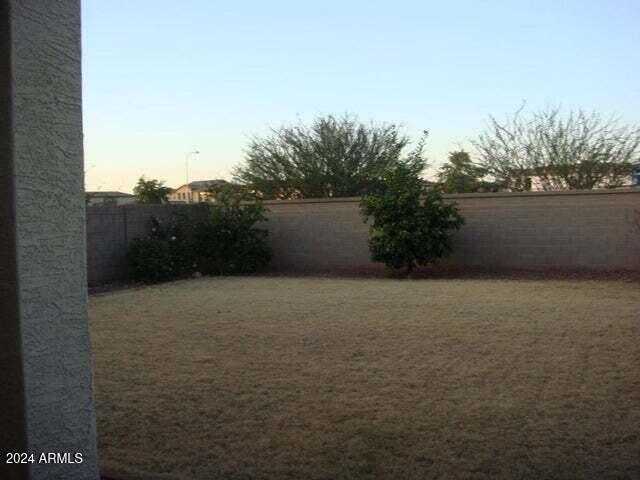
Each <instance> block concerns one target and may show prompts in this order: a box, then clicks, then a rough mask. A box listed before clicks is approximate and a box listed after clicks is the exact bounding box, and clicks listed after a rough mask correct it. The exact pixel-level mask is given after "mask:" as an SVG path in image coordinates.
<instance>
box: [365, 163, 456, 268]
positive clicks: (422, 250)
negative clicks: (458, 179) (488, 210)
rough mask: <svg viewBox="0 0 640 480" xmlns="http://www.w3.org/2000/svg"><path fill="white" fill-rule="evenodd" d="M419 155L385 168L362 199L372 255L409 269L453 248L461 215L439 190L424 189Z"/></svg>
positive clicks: (445, 253)
mask: <svg viewBox="0 0 640 480" xmlns="http://www.w3.org/2000/svg"><path fill="white" fill-rule="evenodd" d="M423 169H424V163H423V161H422V160H420V159H415V160H414V161H411V162H403V163H401V164H399V165H396V166H393V167H392V168H390V169H388V170H387V171H386V172H385V174H384V175H383V179H382V185H381V187H380V189H379V190H378V191H376V192H374V193H372V194H370V195H368V196H366V197H364V198H363V199H362V202H361V211H362V214H363V216H364V219H365V221H366V220H368V219H369V217H373V223H372V225H371V228H370V236H369V248H370V251H371V256H372V259H373V260H374V261H376V262H384V263H385V265H386V266H387V267H389V268H391V269H393V270H395V271H398V270H401V269H405V270H406V272H407V275H410V274H411V272H412V271H413V270H414V269H415V268H416V266H418V265H427V264H432V263H435V262H436V261H437V260H438V259H440V258H442V257H445V256H448V255H449V254H450V253H451V251H452V246H451V231H452V230H454V229H458V228H460V226H461V225H462V224H463V222H464V220H463V218H462V217H461V216H460V214H459V213H458V208H457V206H456V205H454V204H451V203H446V202H444V201H443V199H442V195H441V194H440V192H439V191H437V190H435V191H425V190H424V186H423V181H422V179H421V178H420V172H421V171H422V170H423Z"/></svg>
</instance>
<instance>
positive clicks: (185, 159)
mask: <svg viewBox="0 0 640 480" xmlns="http://www.w3.org/2000/svg"><path fill="white" fill-rule="evenodd" d="M199 153H200V152H199V151H198V150H194V151H193V152H189V153H187V156H186V157H185V158H184V166H185V169H186V173H187V175H186V177H187V182H186V183H187V184H188V183H189V157H191V155H198V154H199Z"/></svg>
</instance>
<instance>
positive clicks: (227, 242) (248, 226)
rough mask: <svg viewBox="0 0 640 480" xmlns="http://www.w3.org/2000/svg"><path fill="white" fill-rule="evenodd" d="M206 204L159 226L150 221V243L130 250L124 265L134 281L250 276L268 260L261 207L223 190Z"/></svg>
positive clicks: (260, 204)
mask: <svg viewBox="0 0 640 480" xmlns="http://www.w3.org/2000/svg"><path fill="white" fill-rule="evenodd" d="M210 198H211V199H212V200H213V202H212V203H206V204H200V205H194V206H192V207H188V208H186V209H184V210H182V211H179V212H178V213H177V214H176V217H175V219H174V221H173V222H172V223H171V224H170V225H168V226H163V225H162V224H160V222H158V221H157V220H154V228H153V229H152V230H153V232H152V236H151V238H148V239H145V240H138V241H136V242H134V243H133V244H132V245H131V249H130V255H129V263H130V266H131V268H130V270H131V273H132V278H133V279H134V280H136V281H161V280H166V279H168V278H172V277H173V278H175V277H184V276H188V275H191V274H193V273H195V272H199V273H202V274H205V275H238V274H245V273H253V272H255V271H257V270H259V269H260V268H262V267H265V266H266V265H267V263H268V262H269V260H270V259H271V249H270V247H269V245H268V243H267V231H266V230H262V229H259V228H256V227H255V224H256V223H257V222H260V221H265V220H266V217H265V208H264V205H263V204H262V203H261V202H259V201H256V200H255V199H254V200H253V201H248V200H249V197H248V196H247V195H246V194H245V193H243V192H237V191H233V190H232V189H230V188H228V187H223V188H222V189H219V190H217V191H212V192H210Z"/></svg>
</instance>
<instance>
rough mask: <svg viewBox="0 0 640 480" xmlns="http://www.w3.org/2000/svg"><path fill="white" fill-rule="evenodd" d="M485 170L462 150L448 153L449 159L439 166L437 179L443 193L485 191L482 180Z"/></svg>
mask: <svg viewBox="0 0 640 480" xmlns="http://www.w3.org/2000/svg"><path fill="white" fill-rule="evenodd" d="M484 175H485V170H484V169H483V168H480V167H478V166H477V165H475V164H474V163H473V162H472V161H471V157H470V156H469V154H468V153H467V152H465V151H464V150H460V151H456V152H451V153H449V161H448V163H445V164H444V165H442V166H441V167H440V172H439V173H438V180H439V181H440V185H441V188H442V191H443V192H444V193H474V192H480V191H485V189H486V186H487V182H484V181H483V180H482V177H484Z"/></svg>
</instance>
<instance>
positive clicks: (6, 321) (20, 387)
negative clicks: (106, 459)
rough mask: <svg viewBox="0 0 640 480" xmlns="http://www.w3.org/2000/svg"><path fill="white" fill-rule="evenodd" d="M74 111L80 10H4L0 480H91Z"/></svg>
mask: <svg viewBox="0 0 640 480" xmlns="http://www.w3.org/2000/svg"><path fill="white" fill-rule="evenodd" d="M81 107H82V99H81V73H80V0H55V1H51V0H0V453H1V454H2V458H0V478H2V479H54V478H55V479H58V478H60V479H62V478H64V479H68V480H69V479H83V480H85V479H97V478H98V468H97V449H96V431H95V412H94V404H93V387H92V372H91V348H90V346H91V344H90V341H89V323H88V316H87V293H86V292H87V290H86V284H87V282H86V269H85V212H84V193H83V192H84V187H83V153H82V108H81ZM7 452H16V453H26V454H28V455H30V454H33V455H34V457H32V458H31V457H28V462H29V463H25V464H21V465H8V464H7V463H6V461H7V458H6V454H7ZM42 453H44V454H46V455H47V457H46V461H43V459H42V456H41V454H42ZM48 454H60V455H59V456H57V457H55V459H54V458H52V457H51V456H48ZM65 454H70V455H65ZM76 454H81V456H82V463H77V462H78V461H79V458H78V456H76ZM54 462H56V463H54ZM58 462H63V463H58ZM72 462H74V463H72Z"/></svg>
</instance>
